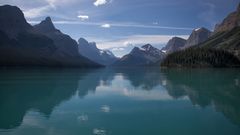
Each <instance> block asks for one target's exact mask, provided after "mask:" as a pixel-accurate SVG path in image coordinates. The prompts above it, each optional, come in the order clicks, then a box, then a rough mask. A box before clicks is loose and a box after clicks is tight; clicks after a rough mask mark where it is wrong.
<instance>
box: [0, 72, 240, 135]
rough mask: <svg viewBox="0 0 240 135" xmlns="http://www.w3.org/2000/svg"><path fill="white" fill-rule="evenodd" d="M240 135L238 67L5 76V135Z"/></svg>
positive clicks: (1, 127) (1, 128)
mask: <svg viewBox="0 0 240 135" xmlns="http://www.w3.org/2000/svg"><path fill="white" fill-rule="evenodd" d="M239 134H240V70H239V69H192V70H190V69H182V70H180V69H169V70H167V69H164V70H163V69H162V70H161V69H154V68H149V69H143V68H139V69H138V68H130V69H96V70H80V69H8V70H7V69H1V70H0V135H239Z"/></svg>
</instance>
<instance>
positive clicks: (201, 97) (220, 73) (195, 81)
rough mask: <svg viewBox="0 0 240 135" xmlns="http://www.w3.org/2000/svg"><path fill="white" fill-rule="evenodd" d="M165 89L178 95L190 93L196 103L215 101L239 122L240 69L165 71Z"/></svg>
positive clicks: (190, 97) (204, 103) (212, 102)
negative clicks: (166, 80)
mask: <svg viewBox="0 0 240 135" xmlns="http://www.w3.org/2000/svg"><path fill="white" fill-rule="evenodd" d="M163 72H165V74H166V78H167V79H168V83H167V85H166V89H167V90H168V92H169V94H170V95H171V96H173V97H175V98H179V97H181V96H185V95H187V96H188V97H189V99H190V100H191V102H192V103H193V104H198V105H200V106H201V107H205V106H207V105H209V104H213V105H214V106H215V109H216V110H217V111H220V112H222V113H223V114H224V115H225V116H226V117H227V118H229V119H231V121H233V122H234V123H237V124H238V125H240V106H239V104H240V84H239V82H238V81H239V80H240V72H239V71H238V70H237V69H236V70H235V69H232V70H231V69H229V70H226V69H218V70H216V69H192V70H183V69H182V70H180V69H179V70H176V69H175V70H173V69H172V70H163Z"/></svg>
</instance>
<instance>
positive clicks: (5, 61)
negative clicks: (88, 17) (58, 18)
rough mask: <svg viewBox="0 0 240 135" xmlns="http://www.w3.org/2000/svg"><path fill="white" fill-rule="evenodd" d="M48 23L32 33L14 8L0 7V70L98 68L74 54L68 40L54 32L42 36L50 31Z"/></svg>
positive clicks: (8, 6)
mask: <svg viewBox="0 0 240 135" xmlns="http://www.w3.org/2000/svg"><path fill="white" fill-rule="evenodd" d="M49 20H50V18H47V19H46V21H45V22H43V23H42V24H47V25H45V26H44V25H42V24H41V25H39V27H37V28H36V29H35V27H33V26H31V25H30V24H28V23H27V21H26V19H25V18H24V15H23V13H22V11H21V10H20V9H19V8H18V7H15V6H10V5H5V6H0V26H1V27H0V66H58V67H59V66H69V67H71V66H77V67H98V66H100V65H99V64H97V63H94V62H92V61H90V60H89V59H87V58H85V57H83V56H81V55H80V54H78V49H77V43H76V42H75V43H76V44H75V46H73V43H74V40H71V38H70V37H69V36H66V35H65V36H63V34H61V33H60V31H59V32H57V31H56V30H55V29H48V30H49V33H48V32H46V29H47V28H53V27H54V26H53V24H52V26H51V27H46V26H49V24H51V21H49ZM46 22H47V23H46ZM41 26H44V27H41ZM45 28H46V29H45ZM50 30H53V31H54V32H52V31H50ZM53 33H55V34H53ZM57 35H59V36H57ZM53 37H56V38H53ZM70 40H71V42H68V41H70ZM60 42H61V43H60ZM71 43H72V44H71ZM74 49H75V50H74Z"/></svg>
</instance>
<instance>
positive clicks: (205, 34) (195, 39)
mask: <svg viewBox="0 0 240 135" xmlns="http://www.w3.org/2000/svg"><path fill="white" fill-rule="evenodd" d="M211 34H212V32H211V31H209V30H208V29H206V28H198V29H194V30H193V31H192V33H191V35H190V37H189V38H188V39H187V42H186V44H185V46H184V48H189V47H191V46H194V45H198V44H200V43H202V42H204V41H206V40H207V39H208V38H209V37H210V36H211Z"/></svg>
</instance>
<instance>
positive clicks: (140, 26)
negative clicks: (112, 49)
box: [28, 21, 194, 31]
mask: <svg viewBox="0 0 240 135" xmlns="http://www.w3.org/2000/svg"><path fill="white" fill-rule="evenodd" d="M28 22H29V23H31V24H36V23H39V22H40V21H28ZM53 23H54V24H75V25H95V26H101V27H103V28H110V27H133V28H146V29H169V30H186V31H192V30H193V29H194V28H190V27H174V26H160V25H145V24H137V23H135V24H134V23H124V22H123V23H111V24H108V23H101V22H79V21H54V22H53Z"/></svg>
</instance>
